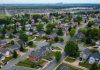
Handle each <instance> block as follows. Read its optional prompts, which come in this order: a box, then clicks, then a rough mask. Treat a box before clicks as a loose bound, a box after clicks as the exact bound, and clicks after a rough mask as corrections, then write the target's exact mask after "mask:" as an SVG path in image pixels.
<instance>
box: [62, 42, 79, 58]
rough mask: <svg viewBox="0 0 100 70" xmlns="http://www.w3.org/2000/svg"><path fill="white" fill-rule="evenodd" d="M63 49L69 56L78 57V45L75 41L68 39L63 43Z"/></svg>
mask: <svg viewBox="0 0 100 70" xmlns="http://www.w3.org/2000/svg"><path fill="white" fill-rule="evenodd" d="M64 51H65V53H66V55H69V56H71V57H75V58H76V57H78V56H79V47H78V44H77V43H76V41H68V42H67V44H66V45H65V48H64Z"/></svg>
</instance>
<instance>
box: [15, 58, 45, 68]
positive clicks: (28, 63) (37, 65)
mask: <svg viewBox="0 0 100 70" xmlns="http://www.w3.org/2000/svg"><path fill="white" fill-rule="evenodd" d="M45 63H46V61H43V60H40V61H39V62H31V61H29V60H28V59H25V60H23V61H20V62H19V63H18V64H16V65H17V66H24V67H30V68H36V69H38V68H40V65H44V64H45Z"/></svg>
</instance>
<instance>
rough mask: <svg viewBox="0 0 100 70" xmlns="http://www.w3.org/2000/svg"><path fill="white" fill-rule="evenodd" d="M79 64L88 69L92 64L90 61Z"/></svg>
mask: <svg viewBox="0 0 100 70" xmlns="http://www.w3.org/2000/svg"><path fill="white" fill-rule="evenodd" d="M79 65H80V66H82V67H86V68H88V69H89V68H90V67H91V64H89V63H88V62H80V63H79Z"/></svg>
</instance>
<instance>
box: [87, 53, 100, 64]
mask: <svg viewBox="0 0 100 70" xmlns="http://www.w3.org/2000/svg"><path fill="white" fill-rule="evenodd" d="M88 62H89V63H90V64H93V63H98V64H100V54H99V53H93V54H91V56H90V57H89V61H88Z"/></svg>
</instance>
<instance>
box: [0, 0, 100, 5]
mask: <svg viewBox="0 0 100 70" xmlns="http://www.w3.org/2000/svg"><path fill="white" fill-rule="evenodd" d="M59 2H62V3H100V0H0V4H9V3H59Z"/></svg>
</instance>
